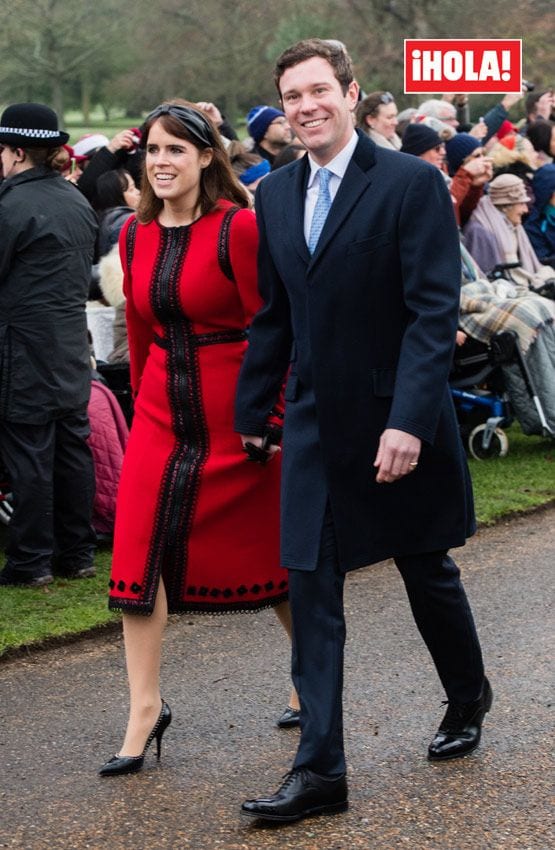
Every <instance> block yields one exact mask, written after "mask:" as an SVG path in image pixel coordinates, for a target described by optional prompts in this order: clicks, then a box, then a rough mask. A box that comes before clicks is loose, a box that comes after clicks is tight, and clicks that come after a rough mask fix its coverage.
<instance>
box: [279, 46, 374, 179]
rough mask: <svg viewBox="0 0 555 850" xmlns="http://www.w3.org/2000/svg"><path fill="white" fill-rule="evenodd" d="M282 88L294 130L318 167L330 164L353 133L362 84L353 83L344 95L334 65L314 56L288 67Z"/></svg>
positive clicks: (286, 108)
mask: <svg viewBox="0 0 555 850" xmlns="http://www.w3.org/2000/svg"><path fill="white" fill-rule="evenodd" d="M279 88H280V93H281V99H282V104H283V110H284V112H285V115H286V117H287V120H288V121H289V124H290V125H291V129H292V130H293V132H294V133H295V135H296V136H297V137H298V138H299V139H300V140H301V142H302V143H303V145H305V147H306V148H307V149H308V151H309V152H310V154H311V155H312V157H313V158H314V160H315V161H316V162H317V163H318V165H326V163H328V162H330V161H331V160H332V159H333V158H334V156H336V155H337V154H338V153H339V151H340V150H342V148H344V147H345V145H346V144H347V142H348V141H349V139H350V138H351V136H352V134H353V120H352V112H353V110H354V108H355V106H356V104H357V97H358V84H357V83H356V82H354V81H353V82H351V83H350V84H349V87H348V89H347V92H346V94H343V91H342V89H341V86H340V85H339V82H338V80H337V78H336V76H335V74H334V72H333V68H332V66H331V65H330V63H329V62H328V61H327V60H326V59H324V58H323V57H321V56H313V57H312V58H311V59H307V60H305V61H304V62H299V63H298V65H294V66H293V67H292V68H287V70H286V71H285V72H284V73H283V75H282V77H281V80H280V82H279Z"/></svg>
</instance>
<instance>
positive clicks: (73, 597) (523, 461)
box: [0, 426, 555, 657]
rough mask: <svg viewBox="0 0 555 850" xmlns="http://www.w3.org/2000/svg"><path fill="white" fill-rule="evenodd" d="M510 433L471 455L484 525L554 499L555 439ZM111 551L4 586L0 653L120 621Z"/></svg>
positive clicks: (0, 591) (515, 429) (1, 590)
mask: <svg viewBox="0 0 555 850" xmlns="http://www.w3.org/2000/svg"><path fill="white" fill-rule="evenodd" d="M508 435H509V441H510V445H509V454H508V455H507V456H506V457H504V458H497V459H495V460H488V461H477V460H472V459H471V460H470V471H471V474H472V480H473V484H474V495H475V499H476V513H477V516H478V521H479V522H480V523H481V524H482V525H484V524H491V523H493V522H495V521H496V520H499V519H500V518H501V517H505V516H508V515H511V514H514V513H518V512H521V511H526V510H530V509H531V508H534V507H537V506H539V505H543V504H546V503H549V502H553V501H554V500H555V443H554V442H553V441H549V440H544V439H541V438H540V437H525V436H524V435H523V434H522V433H521V432H520V430H519V429H518V427H517V426H513V427H512V428H511V429H510V430H509V431H508ZM2 536H4V535H2ZM110 556H111V551H110V549H109V548H106V547H104V548H102V549H100V550H99V552H98V554H97V557H96V567H97V575H96V577H95V578H93V579H81V580H78V581H67V580H63V579H56V581H55V582H54V583H53V584H51V585H48V586H47V587H44V588H39V589H36V590H33V589H28V588H17V587H13V588H12V587H5V588H4V587H3V588H0V657H1V655H2V653H6V650H9V649H13V648H17V647H22V646H30V645H32V644H36V643H40V642H41V641H44V640H46V639H48V638H52V637H60V636H65V635H74V634H78V633H81V632H86V631H88V630H89V629H91V628H94V627H96V626H102V625H105V624H106V623H109V622H113V621H117V620H118V618H119V615H117V614H112V613H111V612H110V611H108V608H107V587H108V577H109V570H110Z"/></svg>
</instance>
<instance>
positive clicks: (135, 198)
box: [123, 174, 141, 210]
mask: <svg viewBox="0 0 555 850" xmlns="http://www.w3.org/2000/svg"><path fill="white" fill-rule="evenodd" d="M126 176H127V189H125V191H124V192H123V200H124V201H125V203H126V204H127V206H128V207H131V209H132V210H136V209H137V207H138V206H139V201H140V199H141V193H140V191H139V189H137V187H136V186H135V181H134V180H133V178H132V177H131V175H130V174H127V175H126Z"/></svg>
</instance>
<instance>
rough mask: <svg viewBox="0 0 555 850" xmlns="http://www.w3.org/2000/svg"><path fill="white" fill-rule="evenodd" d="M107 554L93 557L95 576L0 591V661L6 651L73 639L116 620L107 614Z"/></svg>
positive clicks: (104, 552)
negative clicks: (56, 638)
mask: <svg viewBox="0 0 555 850" xmlns="http://www.w3.org/2000/svg"><path fill="white" fill-rule="evenodd" d="M111 554H112V553H111V551H110V550H109V549H106V548H102V549H100V550H99V551H98V553H97V556H96V560H95V563H96V576H95V577H94V578H87V579H78V580H77V579H75V580H73V581H69V580H68V579H61V578H57V579H56V580H55V581H54V582H53V584H49V585H46V587H40V588H26V587H1V588H0V657H1V655H2V653H4V652H5V651H6V650H7V649H11V648H14V647H20V646H29V645H31V644H33V643H40V642H41V641H44V640H46V639H48V638H55V637H63V636H67V635H75V634H79V633H80V632H86V631H88V630H89V629H91V628H94V627H95V626H102V625H105V624H106V623H109V622H110V621H115V620H118V619H119V615H117V614H113V613H112V612H110V611H108V607H107V599H108V597H107V588H108V579H109V574H110V560H111Z"/></svg>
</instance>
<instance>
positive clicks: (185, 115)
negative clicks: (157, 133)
mask: <svg viewBox="0 0 555 850" xmlns="http://www.w3.org/2000/svg"><path fill="white" fill-rule="evenodd" d="M162 115H171V116H172V117H173V118H177V120H178V121H179V122H180V123H181V124H183V126H184V127H185V129H186V130H187V131H188V132H189V133H190V134H191V136H193V138H195V139H196V140H197V142H200V144H201V145H204V147H208V148H211V147H213V145H214V134H213V132H212V128H211V126H210V124H209V123H208V121H207V120H206V118H205V117H204V116H203V115H202V114H201V113H200V112H197V111H196V110H195V109H191V108H190V107H188V106H180V105H179V104H176V103H161V104H160V106H157V107H156V109H153V111H152V112H151V113H150V115H149V116H148V117H147V119H146V122H147V123H149V122H153V121H155V120H156V119H157V118H160V116H162Z"/></svg>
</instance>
